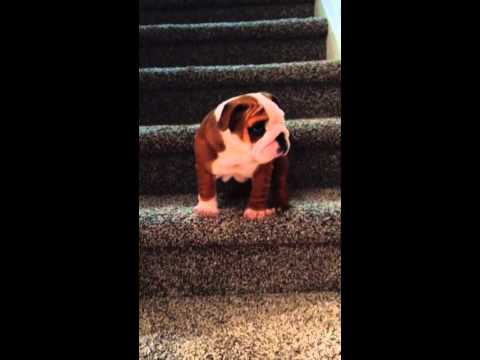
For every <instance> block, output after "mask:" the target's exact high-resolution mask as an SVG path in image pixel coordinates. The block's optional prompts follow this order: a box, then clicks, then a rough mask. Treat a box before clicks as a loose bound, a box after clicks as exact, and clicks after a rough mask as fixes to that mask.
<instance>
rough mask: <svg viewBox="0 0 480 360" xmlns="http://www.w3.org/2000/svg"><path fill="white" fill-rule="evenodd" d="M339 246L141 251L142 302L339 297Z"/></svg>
mask: <svg viewBox="0 0 480 360" xmlns="http://www.w3.org/2000/svg"><path fill="white" fill-rule="evenodd" d="M340 260H341V256H340V248H339V247H338V246H334V245H325V246H299V247H295V248H290V247H276V248H275V247H262V246H255V247H243V248H216V247H212V248H181V249H161V250H159V251H142V250H141V251H140V296H141V297H146V296H162V297H164V296H191V295H214V294H242V293H274V292H294V291H339V290H340V263H341V261H340Z"/></svg>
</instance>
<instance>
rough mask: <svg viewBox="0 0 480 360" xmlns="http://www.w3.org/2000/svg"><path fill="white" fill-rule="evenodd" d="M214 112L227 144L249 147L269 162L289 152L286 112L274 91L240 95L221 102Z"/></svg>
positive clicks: (254, 154) (255, 157)
mask: <svg viewBox="0 0 480 360" xmlns="http://www.w3.org/2000/svg"><path fill="white" fill-rule="evenodd" d="M214 113H215V118H216V120H217V127H218V129H219V130H220V131H221V132H222V134H223V138H224V140H226V141H225V142H226V145H227V146H229V145H230V146H232V147H233V146H237V147H241V148H242V149H245V148H248V151H249V152H250V154H251V155H252V157H253V159H254V160H255V161H257V162H258V163H260V164H264V163H268V162H270V161H272V160H273V159H275V158H277V157H280V156H286V155H287V153H288V152H289V150H290V139H289V137H290V133H289V131H288V129H287V127H286V126H285V114H284V112H283V111H282V109H280V107H279V105H278V100H277V99H276V98H275V97H274V96H273V95H271V94H269V93H265V92H262V93H250V94H245V95H240V96H237V97H234V98H231V99H229V100H226V101H224V102H223V103H221V104H220V105H218V106H217V108H216V109H215V111H214Z"/></svg>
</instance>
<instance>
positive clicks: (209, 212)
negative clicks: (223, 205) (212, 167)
mask: <svg viewBox="0 0 480 360" xmlns="http://www.w3.org/2000/svg"><path fill="white" fill-rule="evenodd" d="M195 168H196V171H197V185H198V204H197V206H195V208H194V210H195V212H196V213H197V214H199V215H201V216H217V215H218V206H217V195H216V184H215V181H216V179H215V176H214V175H212V174H210V173H209V172H208V171H207V170H206V169H205V168H203V167H202V166H201V165H199V164H196V165H195Z"/></svg>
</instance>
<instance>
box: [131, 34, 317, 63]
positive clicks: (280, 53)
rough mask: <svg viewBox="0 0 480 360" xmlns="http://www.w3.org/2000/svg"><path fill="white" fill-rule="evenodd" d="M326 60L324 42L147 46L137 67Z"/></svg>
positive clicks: (259, 41) (309, 40) (249, 42)
mask: <svg viewBox="0 0 480 360" xmlns="http://www.w3.org/2000/svg"><path fill="white" fill-rule="evenodd" d="M325 58H326V48H325V39H324V38H323V39H322V38H318V39H291V40H289V41H288V42H286V41H285V40H258V41H234V40H233V41H221V42H215V43H211V42H204V43H183V44H178V45H177V44H151V43H148V42H145V43H144V44H143V47H142V48H141V49H140V67H175V66H188V65H193V66H195V65H239V64H267V63H283V62H293V61H308V60H323V59H325Z"/></svg>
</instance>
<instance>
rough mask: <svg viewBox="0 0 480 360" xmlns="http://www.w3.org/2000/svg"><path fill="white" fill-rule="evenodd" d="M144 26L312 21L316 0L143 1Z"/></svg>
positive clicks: (142, 20) (141, 16) (140, 6)
mask: <svg viewBox="0 0 480 360" xmlns="http://www.w3.org/2000/svg"><path fill="white" fill-rule="evenodd" d="M139 14H140V18H139V21H140V24H142V25H145V24H165V23H171V24H192V23H205V22H224V21H231V22H234V21H253V20H265V19H281V18H298V17H308V16H313V14H314V1H312V0H278V1H273V0H236V1H233V2H232V1H230V0H228V1H226V0H223V1H222V0H192V1H186V0H184V1H181V0H173V1H168V0H141V1H140V2H139Z"/></svg>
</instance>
